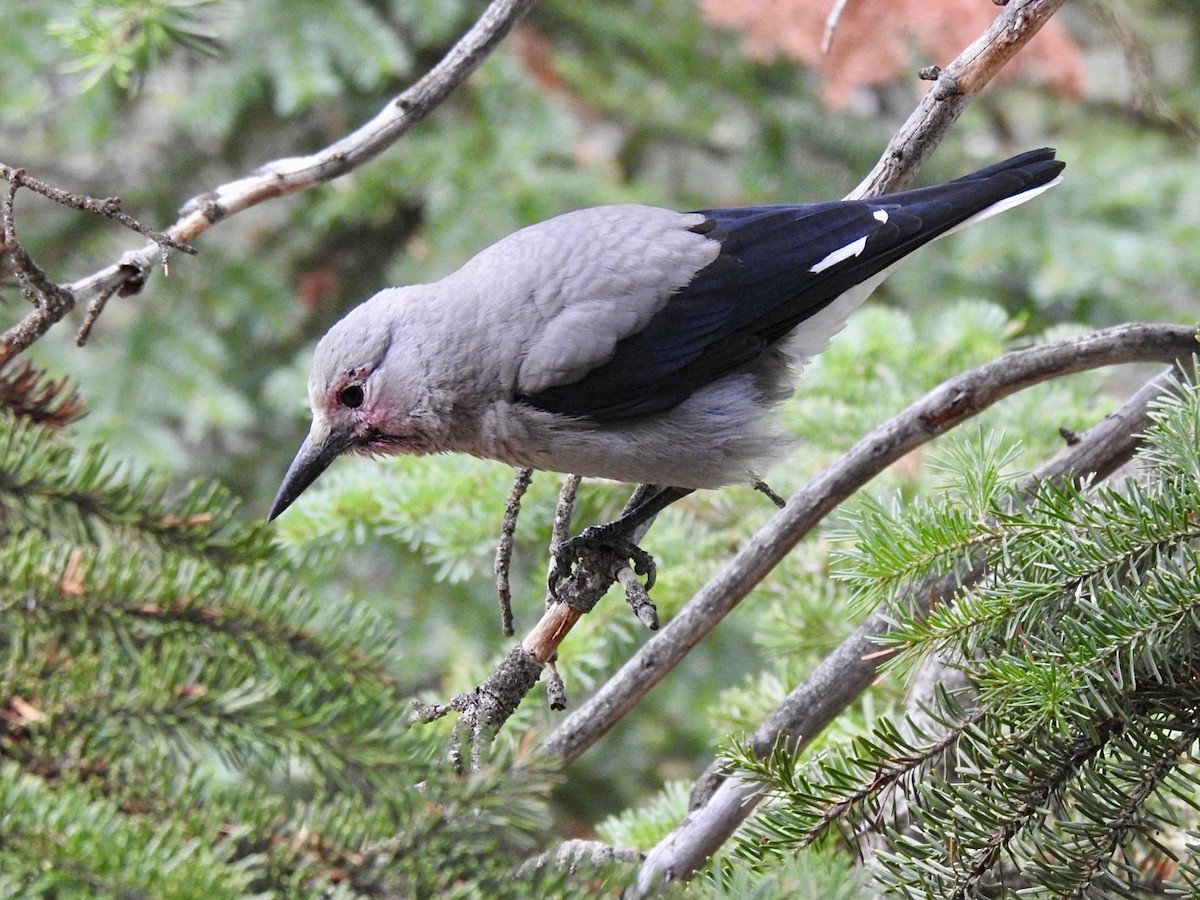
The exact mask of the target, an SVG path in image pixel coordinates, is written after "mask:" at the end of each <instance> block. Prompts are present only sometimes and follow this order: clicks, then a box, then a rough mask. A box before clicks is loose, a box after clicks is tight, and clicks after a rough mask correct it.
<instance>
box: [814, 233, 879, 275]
mask: <svg viewBox="0 0 1200 900" xmlns="http://www.w3.org/2000/svg"><path fill="white" fill-rule="evenodd" d="M866 246H867V236H866V235H865V234H864V235H863V236H862V237H860V238H859V239H858V240H857V241H851V242H850V243H849V244H847V245H846V246H845V247H839V248H838V249H837V250H834V251H833V252H832V253H830V254H829V255H828V256H826V257H825V258H824V259H823V260H821V261H820V262H819V263H817V264H816V265H815V266H813V267H812V268H811V269H809V270H808V271H810V272H812V273H813V274H814V275H816V274H817V273H818V272H824V271H825V270H826V269H828V268H829V267H830V266H836V265H837V264H838V263H840V262H842V261H843V260H847V259H850V257H852V256H858V255H859V254H860V253H862V252H863V250H865V249H866Z"/></svg>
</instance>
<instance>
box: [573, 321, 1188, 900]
mask: <svg viewBox="0 0 1200 900" xmlns="http://www.w3.org/2000/svg"><path fill="white" fill-rule="evenodd" d="M1130 327H1131V326H1121V327H1120V328H1119V329H1109V330H1108V332H1099V333H1098V334H1097V335H1089V336H1087V337H1086V338H1085V339H1084V340H1086V341H1087V342H1088V343H1092V344H1093V346H1095V340H1096V339H1097V338H1099V337H1101V336H1103V335H1105V334H1110V335H1111V334H1113V332H1117V331H1123V330H1125V329H1128V328H1130ZM1133 327H1137V328H1139V329H1148V330H1152V331H1155V332H1158V334H1159V336H1160V337H1161V338H1162V339H1164V343H1162V344H1159V343H1158V341H1157V340H1155V341H1153V342H1152V343H1145V342H1143V341H1140V340H1139V341H1137V344H1138V345H1139V347H1140V349H1139V350H1138V351H1137V353H1136V355H1135V354H1131V355H1130V356H1129V358H1127V359H1124V360H1120V359H1115V358H1114V359H1113V362H1134V361H1138V360H1139V359H1140V360H1141V361H1150V360H1154V361H1159V362H1165V361H1173V362H1175V364H1176V366H1177V368H1176V369H1173V370H1169V371H1167V372H1164V373H1162V374H1160V375H1159V376H1157V377H1156V378H1154V379H1151V380H1150V381H1149V382H1147V383H1146V384H1145V385H1143V387H1142V388H1141V389H1140V390H1138V391H1137V393H1135V394H1134V395H1133V396H1132V397H1131V398H1130V399H1129V400H1127V401H1126V402H1125V404H1124V405H1123V406H1122V407H1121V408H1120V409H1119V410H1117V411H1116V412H1115V413H1113V414H1112V415H1110V416H1108V417H1107V418H1105V419H1104V420H1103V421H1102V422H1100V423H1098V424H1097V425H1095V426H1093V427H1092V428H1090V429H1089V430H1088V431H1087V432H1086V433H1084V434H1083V435H1081V436H1079V439H1078V441H1077V442H1075V443H1073V444H1072V445H1070V446H1069V447H1067V448H1066V449H1065V450H1064V451H1063V452H1062V453H1060V454H1059V455H1058V456H1057V457H1056V458H1055V459H1053V460H1050V461H1049V462H1047V463H1046V464H1045V465H1044V466H1042V467H1041V468H1040V469H1039V470H1038V471H1037V472H1036V473H1034V475H1033V476H1032V477H1031V478H1030V479H1029V481H1028V483H1027V484H1026V485H1024V486H1023V488H1024V489H1026V490H1028V489H1030V488H1031V487H1032V486H1033V485H1034V484H1036V483H1038V482H1041V481H1045V480H1057V479H1064V478H1073V479H1077V480H1078V479H1083V478H1085V477H1094V478H1096V479H1103V478H1106V477H1107V476H1109V475H1111V474H1112V473H1113V472H1114V471H1116V470H1117V469H1118V468H1120V467H1121V466H1122V465H1124V464H1125V463H1126V462H1128V461H1129V460H1130V459H1131V458H1132V456H1133V453H1134V451H1135V450H1136V449H1137V447H1138V445H1139V444H1140V442H1141V437H1140V436H1141V434H1142V433H1143V432H1144V431H1145V430H1146V428H1147V427H1148V426H1149V425H1150V419H1149V416H1148V414H1147V410H1148V408H1149V406H1150V404H1151V402H1152V401H1153V400H1154V399H1155V398H1156V397H1158V396H1160V395H1161V394H1162V393H1163V392H1164V391H1167V390H1169V389H1170V387H1171V385H1172V383H1173V381H1172V376H1178V375H1179V374H1180V372H1186V371H1187V370H1186V369H1185V368H1184V367H1183V366H1181V365H1180V363H1181V361H1182V360H1184V359H1186V358H1189V357H1191V355H1192V354H1194V353H1196V352H1197V344H1196V335H1195V331H1194V330H1193V329H1187V328H1182V327H1181V326H1171V325H1164V326H1133ZM1069 343H1071V342H1064V344H1069ZM1172 345H1174V351H1173V352H1172V351H1171V350H1169V349H1168V348H1169V347H1170V346H1172ZM1058 346H1060V347H1062V346H1063V345H1058ZM1038 349H1048V348H1038ZM1064 349H1065V347H1064ZM1113 349H1114V350H1117V349H1118V348H1116V347H1114V348H1113ZM1163 351H1166V352H1163ZM1022 352H1023V353H1027V352H1029V351H1022ZM1142 352H1146V353H1147V355H1146V356H1144V357H1142V356H1140V354H1141V353H1142ZM1015 355H1016V354H1010V356H1015ZM1172 356H1173V357H1174V359H1172ZM1006 359H1008V357H1002V358H1001V359H1000V360H998V361H997V362H996V363H991V364H989V365H988V366H984V367H982V368H983V369H987V368H995V367H997V366H998V365H999V364H1001V363H1004V362H1005V360H1006ZM1099 364H1102V365H1103V364H1106V363H1099ZM978 371H981V370H976V372H978ZM971 374H972V373H967V375H971ZM963 377H964V376H959V377H958V378H963ZM957 380H958V379H957V378H956V379H954V380H953V381H957ZM953 381H952V382H947V384H951V383H953ZM944 387H945V385H944V386H943V387H942V388H938V389H937V390H936V391H934V394H938V393H941V392H942V391H943V388H944ZM932 396H933V394H931V395H928V396H927V397H926V398H925V399H923V400H922V401H919V402H918V403H917V404H915V405H914V406H913V407H910V408H909V410H907V411H906V412H905V413H903V414H901V416H899V417H897V419H893V420H892V422H890V423H888V425H885V426H883V428H881V429H879V430H877V432H876V434H877V435H878V434H880V433H881V432H886V431H887V430H888V429H889V426H891V425H892V424H893V423H896V422H897V421H898V420H899V419H901V418H909V417H910V415H911V414H913V413H915V412H916V410H917V408H918V407H922V406H924V405H925V403H926V401H927V400H929V398H930V397H932ZM917 415H918V417H919V416H920V414H919V413H917ZM872 442H873V436H869V437H868V438H866V439H865V440H864V441H860V442H859V444H857V445H855V448H853V449H852V450H851V451H850V453H848V454H847V457H849V456H852V455H855V454H856V451H858V450H859V449H860V448H869V445H870V444H871V443H872ZM844 459H846V457H843V460H844ZM841 462H842V461H841V460H839V463H838V465H840V463H841ZM817 480H818V481H819V480H820V479H817ZM810 487H811V484H810ZM800 493H810V492H809V489H808V487H806V488H804V489H802V490H801V492H800ZM794 502H795V498H793V500H791V501H789V507H790V506H791V505H792V503H794ZM780 518H782V514H781V515H780V516H777V517H776V520H778V519H780ZM773 524H774V522H772V523H768V525H767V526H766V527H765V528H764V529H763V531H761V532H760V533H759V534H760V535H762V534H763V532H766V531H768V530H771V529H772V525H773ZM756 538H757V536H756ZM753 543H755V542H752V544H753ZM789 546H790V545H789ZM739 555H740V554H739ZM735 562H736V559H735ZM731 567H732V564H731ZM981 574H982V571H981V568H980V567H979V566H978V564H976V565H975V567H974V568H971V569H969V570H964V571H959V572H955V573H951V574H950V575H948V576H945V577H943V578H940V579H936V580H932V581H929V582H927V583H924V584H922V585H921V586H919V587H917V588H915V589H914V590H913V591H912V592H911V595H910V599H909V602H910V603H911V604H912V605H913V607H914V608H917V609H928V608H930V606H931V605H932V604H936V603H940V602H946V601H947V600H949V598H951V597H952V596H953V594H954V593H955V591H957V590H958V588H959V587H960V586H961V585H963V584H969V583H972V582H973V581H975V580H977V579H978V578H979V577H980V576H981ZM710 584H711V583H710ZM704 592H705V590H704V589H702V591H701V593H700V594H697V598H699V597H700V596H701V594H703V593H704ZM697 598H693V601H692V602H693V603H694V602H695V600H696V599H697ZM690 605H691V604H690V603H689V606H690ZM685 612H686V608H685ZM682 617H683V614H681V615H680V616H679V617H677V619H676V620H674V621H672V622H671V623H670V625H668V626H667V628H666V629H664V633H665V632H666V631H668V630H669V629H670V628H671V627H672V626H674V624H675V621H678V620H679V619H680V618H682ZM888 628H889V622H888V617H887V615H886V614H885V613H883V612H877V613H874V614H872V615H871V616H869V617H868V618H867V619H866V621H864V622H863V624H862V625H860V626H859V627H858V628H857V629H856V630H855V631H854V633H853V634H851V635H850V636H849V637H848V638H846V640H844V641H843V642H842V643H841V644H840V645H839V646H838V647H837V648H836V649H835V650H833V652H831V653H830V654H829V655H828V656H826V657H825V658H824V659H823V660H822V661H821V663H820V664H819V665H818V666H817V667H816V668H815V669H814V670H813V672H812V673H811V674H810V675H809V677H808V678H807V679H806V680H805V681H804V682H803V683H802V684H801V685H799V686H798V687H796V688H795V689H793V690H792V691H791V692H790V693H789V694H788V696H787V697H786V698H785V699H784V700H783V701H782V702H781V703H780V704H779V705H778V706H777V707H776V708H775V709H774V710H773V711H772V712H771V713H770V714H769V715H768V716H767V718H766V719H764V720H763V722H762V724H761V725H760V726H759V727H758V728H757V729H756V730H755V732H754V733H753V735H751V736H750V738H749V739H748V740H747V745H748V748H749V749H750V750H752V751H753V752H754V753H755V755H757V756H760V757H761V756H766V755H767V754H769V753H770V752H771V751H772V749H774V748H775V747H777V746H779V745H780V744H781V743H782V744H785V745H786V746H787V747H788V748H789V749H790V750H791V751H792V752H799V751H800V750H801V749H802V748H803V747H805V746H807V745H808V744H809V743H810V742H811V741H812V740H813V739H814V738H815V737H816V736H817V735H819V734H820V733H821V732H822V731H823V730H824V729H825V727H826V726H828V725H829V724H830V723H831V722H832V721H833V720H834V719H835V718H836V717H837V716H838V715H839V714H840V713H841V712H842V711H843V710H844V709H845V708H846V707H847V706H849V705H850V704H851V703H852V702H854V701H855V700H856V699H857V698H858V696H859V695H860V694H861V693H862V692H863V691H865V690H866V689H867V688H868V687H869V686H870V684H871V683H872V681H873V680H874V678H875V675H876V672H877V670H878V668H879V666H880V665H881V664H882V663H883V662H884V660H885V659H886V658H887V655H886V654H880V653H879V652H878V650H879V644H878V639H879V637H881V636H882V635H884V634H886V633H887V630H888ZM634 661H636V659H635V660H634ZM634 661H631V662H634ZM623 671H624V670H623ZM641 677H642V678H646V677H647V676H646V674H645V670H644V669H643V670H642V674H641ZM615 680H616V679H613V681H615ZM610 683H611V682H610ZM605 687H606V688H607V687H608V685H606V686H605ZM580 712H583V711H582V710H581V711H580ZM566 724H567V723H564V726H565V725H566ZM559 730H560V731H561V730H563V729H562V728H560V729H559ZM555 734H557V732H556V733H555ZM554 738H555V735H551V738H550V740H551V741H553V740H554ZM759 799H760V796H759V789H758V787H757V786H756V785H754V784H752V783H749V782H747V781H746V780H744V779H743V778H741V777H740V776H739V775H738V774H737V773H736V772H735V773H729V772H725V771H723V770H722V766H721V764H720V763H719V762H714V763H713V764H712V765H710V766H709V769H708V770H707V772H706V773H705V775H704V776H702V777H701V778H700V779H699V780H698V781H697V784H696V787H695V788H694V789H693V794H692V810H691V811H690V812H689V813H688V816H687V817H686V818H685V819H684V821H683V822H682V823H680V825H679V826H678V827H677V828H676V830H675V831H674V832H672V833H671V834H670V835H669V836H668V837H667V838H665V839H664V840H663V841H661V842H660V843H659V844H658V845H657V846H656V847H655V848H654V850H653V851H651V853H650V854H649V855H648V856H647V859H646V862H645V865H644V866H643V869H642V873H641V875H640V876H639V885H640V886H641V887H642V888H643V889H646V888H648V887H649V886H652V885H654V884H657V883H658V882H660V881H662V880H669V879H673V878H687V877H689V876H690V875H691V873H692V872H694V871H696V870H697V869H698V868H699V867H700V866H702V865H703V864H704V863H705V861H706V860H707V859H708V857H709V856H710V855H711V854H712V853H713V852H714V851H715V850H716V849H717V848H718V847H720V846H721V844H723V843H724V842H725V840H727V839H728V837H729V836H730V835H731V834H732V833H733V831H734V830H735V829H736V828H737V827H738V825H740V824H741V823H742V821H744V820H745V818H746V817H747V816H749V815H750V813H751V812H752V811H753V809H754V807H755V806H756V804H757V803H758V800H759Z"/></svg>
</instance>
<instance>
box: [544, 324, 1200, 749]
mask: <svg viewBox="0 0 1200 900" xmlns="http://www.w3.org/2000/svg"><path fill="white" fill-rule="evenodd" d="M1196 350H1197V344H1196V332H1195V329H1194V328H1191V327H1187V326H1182V325H1119V326H1117V327H1115V328H1109V329H1106V330H1104V331H1098V332H1095V333H1092V334H1087V335H1082V336H1079V337H1075V338H1070V339H1068V340H1065V341H1058V342H1056V343H1053V344H1044V345H1042V346H1039V347H1032V348H1029V349H1027V350H1017V351H1014V352H1012V353H1007V354H1005V355H1004V356H1002V357H1000V358H999V359H997V360H994V361H992V362H990V363H987V364H985V365H983V366H980V367H978V368H976V369H972V370H970V371H967V372H964V373H962V374H960V375H957V376H955V377H954V378H951V379H949V380H948V381H945V382H943V383H942V384H941V385H939V386H938V387H937V388H935V389H934V390H933V391H931V392H930V393H928V394H926V395H925V396H924V397H922V398H921V399H920V400H918V401H917V402H916V403H914V404H913V405H911V406H909V407H908V409H906V410H904V411H903V412H901V413H900V414H898V415H897V416H895V417H893V418H892V419H890V420H889V421H887V422H885V423H884V424H883V425H881V426H880V427H879V428H877V429H875V430H874V431H873V432H871V433H870V434H869V435H867V436H866V437H864V438H862V439H861V440H859V441H858V443H856V444H855V445H854V446H853V447H851V448H850V449H849V450H848V451H846V453H845V454H843V455H842V456H841V457H839V458H838V459H837V460H836V461H835V462H834V463H833V464H832V465H830V466H829V468H827V469H826V470H825V471H823V472H822V473H821V474H819V475H817V476H816V477H815V478H813V479H812V480H811V481H810V482H809V483H808V484H806V485H805V486H804V487H802V488H800V490H798V491H796V493H795V494H793V495H792V496H791V497H790V498H788V502H787V506H786V507H785V508H784V509H782V510H781V511H780V512H778V513H777V514H776V515H775V516H774V517H773V518H772V519H771V520H770V521H769V522H768V523H767V524H766V525H764V526H763V527H762V528H761V529H760V530H759V531H758V533H757V534H755V535H754V536H753V537H752V538H751V539H750V541H749V542H748V543H747V544H746V545H745V546H744V547H743V548H742V549H741V550H740V551H739V552H738V553H737V555H735V556H734V557H733V559H731V560H730V561H729V564H728V565H727V566H726V567H725V568H724V569H722V570H721V572H719V573H718V574H717V575H716V576H715V577H714V578H713V579H712V580H711V581H710V582H708V584H706V585H705V586H704V587H702V588H701V589H700V590H699V591H698V592H697V593H696V594H695V595H694V596H693V597H692V599H691V600H689V601H688V602H687V604H686V605H685V606H684V607H683V609H682V610H680V612H679V613H678V614H677V615H676V616H675V617H674V618H673V619H672V620H671V621H670V622H669V623H668V624H667V625H665V626H664V627H663V628H662V629H661V630H660V631H659V632H658V633H656V634H655V635H654V636H653V637H651V638H650V639H649V640H648V641H647V642H646V643H645V644H644V645H643V646H642V647H641V648H640V649H639V650H638V652H637V653H635V654H634V655H633V657H632V658H630V659H629V661H628V662H626V663H625V665H624V666H622V667H621V669H620V670H619V671H618V672H617V673H616V674H615V675H613V677H612V678H610V679H609V680H608V682H606V683H605V684H604V685H603V686H602V687H601V688H600V690H599V691H597V693H596V694H595V695H593V696H592V697H591V698H590V699H589V700H588V701H587V703H586V704H584V706H582V707H581V708H580V709H578V710H577V711H575V712H574V713H573V714H572V715H570V716H569V717H568V718H567V719H566V720H565V721H564V722H563V723H562V724H561V725H559V727H558V728H556V729H555V730H554V732H553V733H552V734H551V735H550V737H549V738H548V739H547V740H546V743H545V744H544V745H543V748H542V749H543V751H544V752H546V753H548V754H550V755H552V756H558V757H561V758H562V760H563V762H564V763H569V762H571V761H572V760H574V759H575V758H577V757H578V756H579V755H580V754H581V753H583V752H584V750H586V749H587V748H588V747H590V746H591V745H592V744H593V743H595V742H596V741H597V740H598V739H599V738H600V737H601V736H602V735H603V734H604V733H605V732H606V731H607V730H608V729H609V728H611V727H612V725H613V724H615V722H616V721H617V720H618V719H619V718H620V717H621V716H622V715H624V714H625V713H626V712H627V711H628V710H629V709H630V708H631V707H632V706H633V705H634V704H635V703H637V701H638V700H640V699H641V698H642V697H643V696H644V695H645V694H646V693H647V692H648V691H649V690H650V688H651V687H653V686H654V685H655V684H657V683H658V681H659V680H661V679H662V678H663V677H664V676H665V675H666V674H667V672H669V671H670V670H671V669H672V668H673V667H674V666H675V664H676V663H678V662H679V661H680V660H681V659H682V658H683V657H684V656H685V655H686V654H687V653H688V652H689V651H691V649H692V648H693V647H694V646H695V645H696V644H697V643H698V642H699V641H700V640H701V639H702V638H703V637H704V636H705V635H707V634H708V633H709V632H710V631H711V630H712V629H713V628H715V627H716V625H717V624H718V623H719V622H720V621H721V619H723V618H724V617H725V616H726V615H727V614H728V613H729V612H730V611H731V610H732V609H733V608H734V607H735V606H736V605H737V604H738V603H739V602H740V601H741V599H742V598H743V597H744V596H745V595H746V594H747V593H749V591H750V590H751V589H752V588H753V587H754V586H755V585H757V584H758V582H759V581H761V580H762V579H763V578H764V577H765V576H766V575H767V573H769V572H770V571H771V569H773V568H774V567H775V566H776V565H777V564H778V563H779V561H780V560H781V559H783V557H784V556H786V555H787V554H788V553H789V552H790V551H791V549H792V548H793V547H794V546H795V545H796V544H797V543H798V542H799V541H800V540H801V539H802V538H803V537H804V536H805V535H806V534H807V533H808V532H809V531H810V530H812V528H814V527H815V526H816V525H817V524H818V523H819V522H820V521H821V520H822V519H823V518H824V517H825V516H826V515H827V514H828V513H829V512H830V511H831V510H833V509H834V508H835V507H836V506H837V505H838V504H840V503H841V502H842V501H844V500H845V499H846V498H847V497H849V496H850V495H851V494H853V493H854V492H855V491H856V490H858V489H859V488H860V487H861V486H862V485H864V484H866V483H867V482H868V481H869V480H870V479H871V478H873V477H874V476H875V475H877V474H878V473H879V472H881V471H882V470H883V469H884V468H886V467H887V466H889V465H891V464H892V463H893V462H895V461H896V460H897V459H899V458H900V457H901V456H903V455H904V454H906V453H908V452H910V451H911V450H913V449H914V448H916V447H918V446H920V445H921V444H924V443H926V442H928V441H930V440H932V439H933V438H934V437H936V436H938V435H940V434H944V433H945V432H947V431H949V430H950V429H951V428H953V427H955V426H957V425H960V424H961V423H962V422H964V421H966V420H967V419H969V418H971V417H973V416H975V415H978V414H979V413H980V412H982V411H983V410H985V409H987V408H988V407H989V406H991V405H993V404H994V403H996V402H997V401H999V400H1001V399H1003V398H1004V397H1007V396H1008V395H1009V394H1012V393H1015V392H1016V391H1018V390H1021V389H1023V388H1026V387H1029V386H1030V385H1033V384H1037V383H1038V382H1041V381H1046V380H1049V379H1052V378H1057V377H1060V376H1062V375H1066V374H1070V373H1072V372H1081V371H1085V370H1087V369H1093V368H1099V367H1102V366H1110V365H1118V364H1121V363H1131V362H1174V361H1175V360H1177V359H1180V358H1183V357H1186V356H1188V355H1189V354H1191V353H1193V352H1195V351H1196ZM863 637H864V639H866V641H867V643H864V644H863V646H864V647H867V646H868V645H869V640H870V638H872V637H873V635H864V636H863ZM864 652H870V651H869V650H864ZM829 687H830V688H831V689H835V688H839V687H841V688H845V689H848V686H846V685H839V684H837V683H834V682H831V683H830V685H829ZM855 695H857V691H855Z"/></svg>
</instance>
